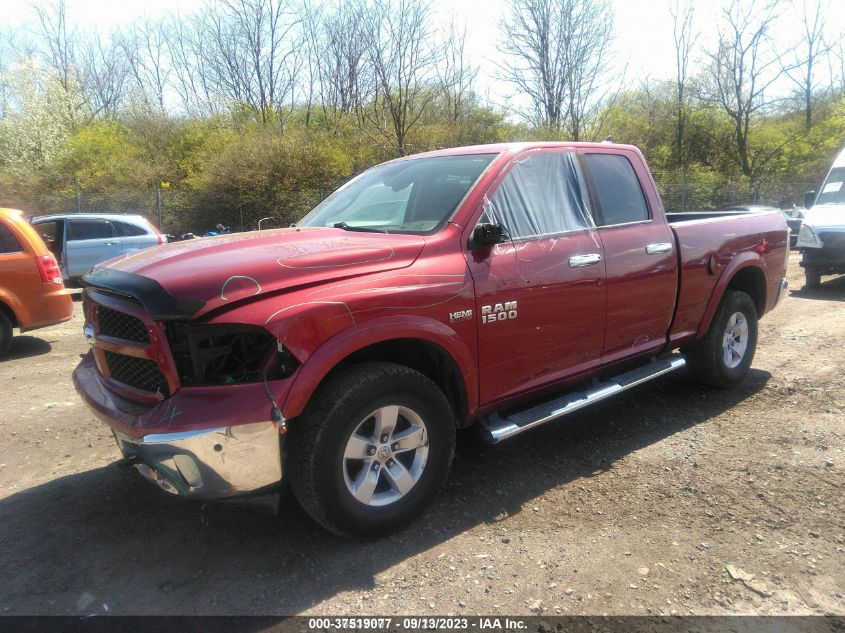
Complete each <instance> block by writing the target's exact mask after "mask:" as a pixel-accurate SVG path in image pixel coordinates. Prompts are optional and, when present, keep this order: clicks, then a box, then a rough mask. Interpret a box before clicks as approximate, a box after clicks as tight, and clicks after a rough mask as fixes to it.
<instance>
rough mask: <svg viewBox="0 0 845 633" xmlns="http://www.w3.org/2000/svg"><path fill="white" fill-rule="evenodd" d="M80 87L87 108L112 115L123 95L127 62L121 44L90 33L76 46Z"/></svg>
mask: <svg viewBox="0 0 845 633" xmlns="http://www.w3.org/2000/svg"><path fill="white" fill-rule="evenodd" d="M78 73H79V82H80V90H81V92H83V93H84V94H85V102H86V104H87V106H88V108H89V110H90V114H89V119H90V118H93V117H94V116H97V115H105V116H114V115H115V114H116V113H117V110H118V108H119V107H120V106H121V104H122V103H123V99H124V97H125V95H126V85H127V78H128V76H129V66H128V64H127V60H126V56H125V55H124V54H123V49H122V47H121V46H120V44H118V43H116V42H114V41H112V40H102V39H100V38H99V37H97V36H96V35H91V36H89V37H87V38H85V39H83V40H81V41H80V46H79V69H78Z"/></svg>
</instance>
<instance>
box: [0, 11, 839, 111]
mask: <svg viewBox="0 0 845 633" xmlns="http://www.w3.org/2000/svg"><path fill="white" fill-rule="evenodd" d="M794 1H795V2H796V3H797V6H798V9H799V11H798V13H795V12H793V11H792V6H794V5H791V3H790V0H778V1H777V10H778V12H779V13H780V14H781V15H780V17H781V19H780V20H779V22H778V24H777V26H776V29H775V31H774V32H773V36H774V38H775V39H776V41H777V42H778V44H779V45H786V46H789V44H791V43H792V42H797V41H798V40H799V38H800V31H799V29H800V21H799V20H798V19H797V18H796V17H795V16H796V15H798V14H800V7H801V3H802V2H804V1H806V2H809V3H810V5H811V6H815V3H816V2H822V4H823V6H826V7H827V8H826V13H827V15H828V20H827V22H828V24H829V25H832V26H833V28H831V29H830V31H831V34H832V35H835V36H837V41H838V40H841V39H842V33H843V28H845V1H842V0H794ZM669 2H670V0H610V3H611V6H612V11H613V15H614V32H615V42H614V53H613V62H614V64H615V65H616V67H617V68H619V69H623V68H624V69H625V83H626V85H628V86H637V85H639V84H640V83H641V82H642V81H643V80H645V79H647V78H648V79H652V80H661V79H671V78H672V77H673V76H674V72H675V71H674V64H675V58H674V54H675V53H674V42H673V39H672V26H673V24H672V17H671V15H670V12H669ZM66 3H67V14H68V21H69V23H70V24H72V25H80V26H83V27H86V28H91V27H96V28H97V29H98V30H100V31H101V32H108V31H110V30H111V29H112V28H113V27H115V26H119V25H123V24H128V23H131V22H132V21H134V20H135V19H137V18H140V17H143V16H145V15H148V16H151V17H155V16H158V15H161V14H162V13H165V12H167V11H170V10H173V9H174V8H178V10H179V11H180V12H181V13H189V12H191V11H192V10H193V9H195V8H198V7H199V6H201V5H202V4H203V0H176V2H174V0H117V1H113V0H112V1H107V0H66ZM2 4H3V9H2V13H0V25H2V24H4V23H5V24H7V25H10V26H12V27H21V26H25V25H26V24H27V23H31V22H32V20H33V11H32V8H31V6H30V1H29V0H4V1H3V2H2ZM432 4H433V7H434V11H435V16H436V17H437V18H438V19H439V20H442V23H443V24H444V25H445V24H446V22H447V20H448V16H449V14H450V12H452V13H454V14H455V16H456V18H457V22H458V24H461V23H464V22H465V23H466V24H467V39H468V41H467V44H468V46H467V48H468V50H469V52H470V56H471V58H472V61H473V62H474V63H475V64H477V65H478V66H479V67H480V73H479V77H478V85H477V86H476V89H477V91H478V92H479V93H480V94H481V95H482V96H487V95H489V97H490V99H491V100H492V101H493V103H499V104H501V103H504V102H506V101H507V99H508V93H509V92H511V89H510V88H509V86H507V85H506V84H504V83H502V81H501V80H499V79H498V77H497V71H496V65H495V60H497V59H498V58H500V57H501V56H500V55H498V54H497V48H496V44H497V40H498V39H499V37H500V34H499V31H498V28H497V25H498V22H499V20H500V18H501V16H502V15H503V14H504V13H505V11H506V7H507V0H432ZM722 4H723V3H722V0H694V6H695V23H694V27H693V28H694V30H697V31H701V32H702V35H701V37H700V39H699V49H701V47H702V46H703V45H709V44H710V42H711V41H712V39H713V37H714V35H715V22H716V18H717V17H718V15H719V12H720V10H721V7H722ZM695 56H697V57H699V59H700V57H701V53H700V50H699V52H698V53H697V55H696V54H694V57H695Z"/></svg>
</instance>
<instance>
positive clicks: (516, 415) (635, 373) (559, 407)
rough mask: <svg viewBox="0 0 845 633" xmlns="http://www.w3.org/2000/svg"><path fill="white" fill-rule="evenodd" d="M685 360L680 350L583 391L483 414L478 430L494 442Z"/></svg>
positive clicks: (665, 371) (629, 386)
mask: <svg viewBox="0 0 845 633" xmlns="http://www.w3.org/2000/svg"><path fill="white" fill-rule="evenodd" d="M686 364H687V359H686V358H684V357H683V356H682V355H680V354H673V355H671V356H664V357H662V358H657V359H655V360H654V361H652V362H651V363H649V364H648V365H644V366H643V367H637V368H636V369H632V370H630V371H626V372H625V373H622V374H619V375H618V376H614V377H613V378H610V379H608V380H606V381H604V382H600V383H598V384H596V385H593V386H591V387H589V388H588V389H586V390H584V391H574V392H569V393H566V394H564V395H562V396H560V397H558V398H555V399H553V400H546V401H544V402H541V403H540V404H536V405H533V406H529V407H527V408H525V409H520V410H517V411H515V412H513V413H510V414H509V415H507V416H502V415H499V414H498V413H493V414H491V415H489V416H487V420H486V422H483V423H482V432H483V433H484V435H485V436H486V437H487V440H488V441H489V442H490V443H491V444H498V443H499V442H501V441H502V440H506V439H508V438H509V437H513V436H514V435H519V434H520V433H524V432H525V431H528V430H529V429H533V428H535V427H537V426H540V425H541V424H545V423H546V422H551V421H552V420H556V419H558V418H560V417H563V416H565V415H568V414H570V413H572V412H574V411H578V410H579V409H583V408H584V407H588V406H590V405H591V404H595V403H596V402H599V401H601V400H604V399H605V398H609V397H610V396H613V395H616V394H617V393H621V392H623V391H627V390H628V389H631V388H632V387H636V386H637V385H641V384H642V383H644V382H648V381H649V380H653V379H655V378H657V377H659V376H662V375H664V374H668V373H669V372H672V371H675V370H676V369H680V368H681V367H684V366H685V365H686Z"/></svg>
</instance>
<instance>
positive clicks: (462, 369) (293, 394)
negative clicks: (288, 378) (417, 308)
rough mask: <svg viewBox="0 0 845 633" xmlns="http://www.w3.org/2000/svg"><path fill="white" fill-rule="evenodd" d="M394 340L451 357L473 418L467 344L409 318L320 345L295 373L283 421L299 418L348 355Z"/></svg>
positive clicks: (364, 327) (368, 325)
mask: <svg viewBox="0 0 845 633" xmlns="http://www.w3.org/2000/svg"><path fill="white" fill-rule="evenodd" d="M395 339H420V340H423V341H426V342H428V343H432V344H434V345H436V346H437V347H439V348H440V349H442V350H443V352H444V353H446V355H448V356H449V357H451V359H452V361H453V362H454V363H455V366H456V367H457V368H458V371H459V373H460V375H461V378H462V379H463V381H464V392H465V394H466V399H467V410H468V412H469V414H470V415H473V414H474V412H475V411H476V410H477V409H478V389H477V385H476V384H475V383H474V375H475V369H474V367H475V363H474V360H473V354H472V353H471V351H470V350H469V348H468V347H467V345H466V343H464V341H463V340H462V339H461V337H460V336H458V334H457V333H456V332H455V331H454V330H453V329H452V328H450V327H449V326H448V325H446V324H444V323H441V322H440V321H435V320H434V319H430V318H427V317H420V316H412V315H408V316H391V317H383V318H378V319H373V320H371V321H367V322H365V323H361V324H360V325H355V326H352V327H350V328H347V329H345V330H343V331H342V332H340V333H339V334H337V335H335V336H333V337H332V338H330V339H329V340H328V341H326V342H325V343H323V344H322V345H321V346H320V347H319V348H317V350H316V351H315V352H314V353H313V354H311V356H309V357H308V359H307V360H306V361H305V362H304V363H303V364H302V366H301V367H300V368H299V370H298V371H297V373H296V377H295V378H294V382H293V384H292V385H291V388H290V390H289V391H288V394H287V397H286V398H285V401H284V403H283V404H282V414H283V415H284V417H285V418H286V419H290V418H294V417H296V416H298V415H300V414H301V413H302V412H303V411H304V410H305V407H306V405H307V404H308V402H309V400H310V399H311V397H312V396H313V395H314V392H315V391H316V390H317V387H318V386H319V385H320V383H321V382H322V381H323V379H324V378H325V377H326V376H327V375H328V373H329V372H330V371H331V370H332V369H334V367H336V366H337V364H338V363H339V362H341V361H342V360H343V359H345V358H346V357H348V356H349V355H350V354H353V353H354V352H357V351H359V350H361V349H364V348H365V347H369V346H371V345H374V344H376V343H383V342H385V341H390V340H395Z"/></svg>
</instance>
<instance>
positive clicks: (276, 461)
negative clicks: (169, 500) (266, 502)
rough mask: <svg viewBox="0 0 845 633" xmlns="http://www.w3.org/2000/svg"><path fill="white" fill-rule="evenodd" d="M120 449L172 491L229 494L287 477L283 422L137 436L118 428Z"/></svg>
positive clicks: (220, 496)
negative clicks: (283, 458)
mask: <svg viewBox="0 0 845 633" xmlns="http://www.w3.org/2000/svg"><path fill="white" fill-rule="evenodd" d="M114 436H115V439H116V440H117V445H118V446H119V447H120V451H121V453H123V455H124V457H125V458H127V459H126V461H127V463H130V464H132V465H133V466H135V468H136V469H137V470H138V471H139V472H140V473H141V474H142V475H143V476H144V477H146V478H147V479H148V480H150V481H151V482H153V483H155V484H156V485H158V486H159V487H160V488H161V489H162V490H164V491H165V492H169V493H170V494H174V495H179V496H182V497H188V498H192V499H225V498H228V497H236V496H241V495H245V494H250V493H255V492H256V491H259V490H261V489H264V488H268V487H270V486H272V485H273V484H276V483H278V482H279V481H280V480H281V478H282V461H281V451H280V442H279V428H278V425H277V424H276V423H274V422H270V421H268V422H256V423H253V424H241V425H238V426H229V427H220V428H215V429H207V430H200V431H185V432H180V433H152V434H149V435H145V436H144V437H141V438H137V437H132V436H130V435H126V434H124V433H121V432H119V431H114Z"/></svg>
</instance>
